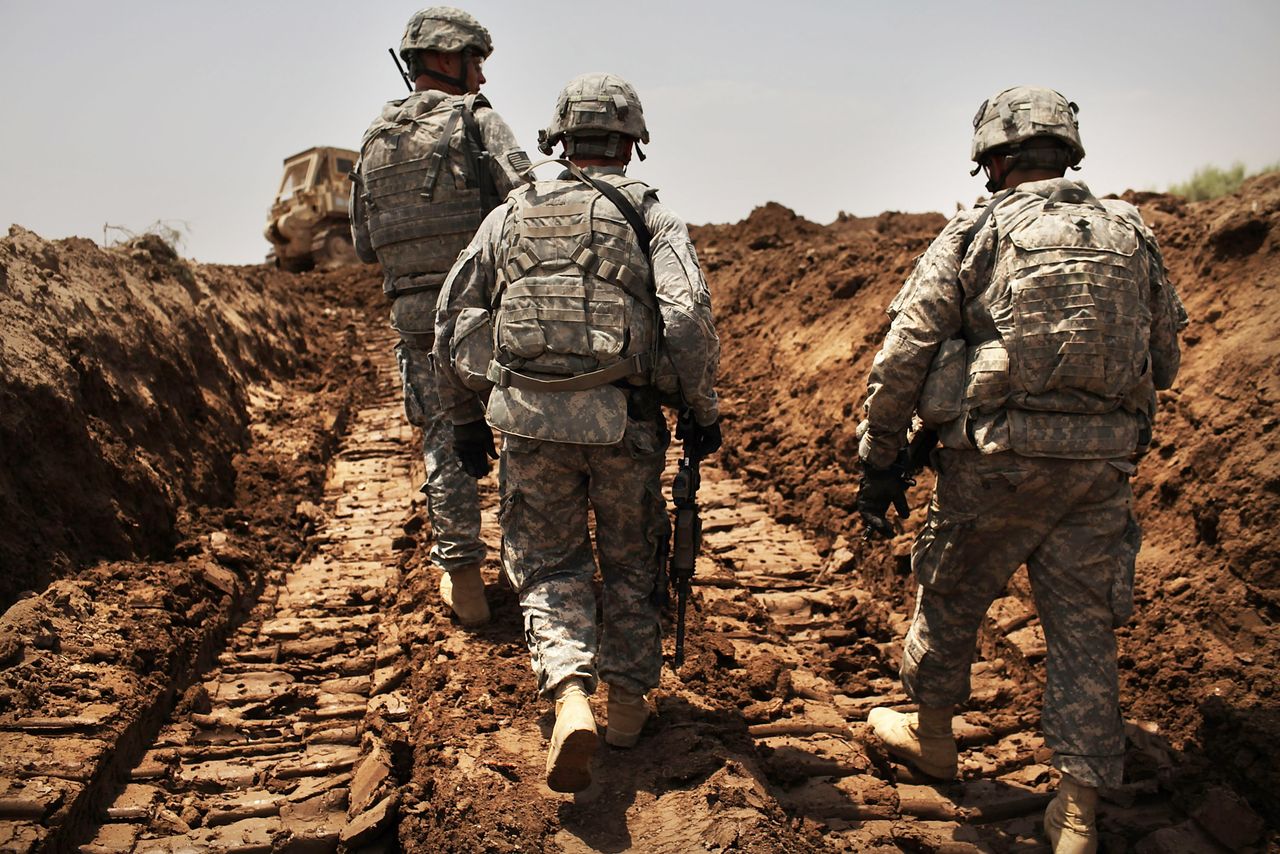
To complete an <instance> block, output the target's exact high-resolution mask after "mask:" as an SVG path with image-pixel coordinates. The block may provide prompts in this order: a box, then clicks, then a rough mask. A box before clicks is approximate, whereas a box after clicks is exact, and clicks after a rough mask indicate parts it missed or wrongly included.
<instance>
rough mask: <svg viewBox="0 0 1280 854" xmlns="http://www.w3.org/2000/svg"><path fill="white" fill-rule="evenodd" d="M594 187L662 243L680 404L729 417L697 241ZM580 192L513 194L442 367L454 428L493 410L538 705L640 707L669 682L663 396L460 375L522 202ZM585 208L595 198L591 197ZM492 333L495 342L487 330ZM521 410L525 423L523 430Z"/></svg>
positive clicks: (667, 214) (505, 518)
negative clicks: (594, 702)
mask: <svg viewBox="0 0 1280 854" xmlns="http://www.w3.org/2000/svg"><path fill="white" fill-rule="evenodd" d="M585 172H586V173H587V174H589V175H590V176H592V177H594V178H597V179H600V180H604V181H607V182H608V183H610V184H614V185H615V186H626V187H628V188H629V192H633V193H638V194H642V195H640V201H641V203H640V204H639V205H637V208H638V210H639V211H640V213H641V215H642V216H643V218H644V221H645V224H646V225H647V226H648V228H649V230H650V232H651V233H652V268H653V285H652V287H655V288H656V293H657V305H658V308H659V311H660V313H661V318H662V328H663V335H662V343H661V353H662V356H661V362H662V364H663V365H664V366H665V367H666V373H667V374H668V375H669V376H670V377H671V378H672V379H674V380H678V383H679V390H680V393H681V395H682V396H683V403H684V405H687V406H689V407H690V408H691V409H692V410H693V413H694V417H695V418H696V419H697V421H698V422H699V423H700V424H703V425H709V424H712V423H714V422H715V421H716V419H717V418H718V417H719V402H718V399H717V397H716V393H715V389H714V383H715V374H716V369H717V365H718V362H719V348H720V345H719V340H718V339H717V337H716V333H715V327H714V324H713V321H712V317H711V300H710V294H709V292H708V290H707V286H706V283H705V281H704V280H703V277H702V273H701V271H700V269H699V266H698V260H697V255H696V254H695V252H694V249H693V246H692V244H691V243H690V242H689V234H688V230H687V229H686V227H685V225H684V223H683V222H682V221H681V220H680V219H679V218H678V217H676V216H675V215H674V214H673V213H672V212H671V211H669V210H668V209H666V208H665V207H664V206H663V205H662V204H660V203H659V202H658V200H657V197H656V194H655V193H654V191H653V190H652V189H649V188H645V187H644V186H643V185H640V184H638V182H634V181H631V180H630V179H627V178H625V176H624V174H623V169H621V168H614V167H590V168H587V169H586V170H585ZM568 177H569V176H568V173H565V174H564V175H562V176H561V178H560V180H559V181H558V182H538V183H537V184H535V185H533V187H532V188H530V189H529V190H518V191H516V192H515V193H512V194H511V196H510V197H509V198H508V201H507V204H506V206H505V207H504V208H500V209H498V210H495V211H494V212H493V213H492V214H490V215H489V217H488V218H487V219H486V220H485V221H484V223H483V224H482V225H481V227H480V230H479V231H478V232H477V233H476V236H475V239H474V240H473V241H472V243H471V245H470V246H469V247H468V248H467V250H466V251H465V252H464V253H463V255H462V256H461V257H460V258H459V259H458V263H457V265H455V266H454V268H453V271H452V272H451V273H450V276H449V280H448V281H447V282H446V283H445V287H444V291H443V292H442V293H441V296H440V305H439V308H438V313H437V320H436V360H437V362H438V363H441V364H450V365H452V366H453V367H454V370H453V371H442V372H441V386H440V396H441V402H442V406H443V408H444V411H445V412H446V413H447V414H448V416H449V417H450V418H451V419H452V421H453V423H455V424H464V423H467V422H469V421H472V420H474V419H475V418H476V417H477V412H478V410H477V407H478V406H479V403H478V398H477V392H479V393H480V394H488V395H489V404H488V413H487V414H488V419H489V422H490V423H491V424H494V425H495V426H497V427H498V428H499V429H500V430H502V431H503V443H502V458H501V462H500V482H501V489H502V509H501V521H502V532H503V540H504V542H503V566H504V569H505V572H506V574H507V577H508V579H509V580H510V581H511V584H512V586H513V587H514V589H515V590H516V591H517V593H518V595H519V598H520V605H521V608H522V609H523V611H524V615H525V634H526V639H527V641H528V644H529V651H530V655H531V656H532V660H533V667H534V671H535V673H536V674H537V677H538V685H539V689H540V691H541V692H542V693H543V694H544V695H545V696H551V695H552V694H553V693H554V691H555V689H556V687H557V686H558V685H560V684H561V683H562V682H563V681H564V680H566V679H569V678H571V677H580V678H582V680H583V682H584V684H585V685H586V687H587V690H588V691H593V690H594V689H595V686H596V682H597V679H598V678H599V679H603V680H605V681H606V682H608V683H609V684H610V685H617V686H619V687H621V688H624V689H626V690H628V691H632V692H634V693H643V692H646V691H648V690H649V689H651V688H653V687H655V686H656V685H657V684H658V675H659V671H660V668H661V661H662V659H661V648H660V637H659V621H658V610H657V607H656V605H655V604H654V595H653V594H654V592H655V584H656V583H657V581H658V579H659V578H660V572H661V569H662V567H661V562H662V555H663V554H664V552H665V548H666V540H667V533H668V522H667V515H666V509H665V503H664V501H663V498H662V492H661V486H660V482H659V480H660V476H661V474H662V470H663V467H664V464H665V451H666V448H667V444H668V441H669V435H668V431H667V426H666V423H665V420H664V418H663V415H662V411H661V408H660V406H659V403H658V399H659V398H658V394H657V388H656V387H655V386H653V385H648V384H639V385H636V384H634V383H633V382H629V381H619V382H616V383H613V384H611V385H606V386H603V387H602V388H601V389H592V390H591V391H592V392H595V391H602V392H607V393H608V395H613V396H616V400H617V401H618V405H620V406H622V407H624V408H625V413H624V412H623V411H622V410H617V411H614V410H612V409H610V408H609V406H607V405H606V406H603V407H602V406H601V405H600V404H599V403H598V401H592V400H588V399H586V398H582V397H578V395H586V394H587V392H573V391H568V392H541V393H540V392H519V393H516V391H515V389H493V390H492V391H490V388H491V387H492V383H487V384H486V383H483V382H481V383H477V382H476V380H475V378H476V376H477V375H479V376H483V374H484V369H483V366H480V369H479V372H478V374H477V372H476V371H475V369H473V370H472V371H470V372H468V371H467V370H465V369H462V368H461V367H460V365H461V364H462V362H463V361H465V360H463V359H460V358H459V347H460V344H459V341H460V339H461V338H462V335H461V334H460V333H461V332H462V331H463V325H464V324H467V325H471V324H472V321H471V320H469V318H478V317H481V316H483V317H485V318H487V317H488V315H489V313H490V312H491V311H494V310H495V309H496V308H497V306H496V305H495V301H496V300H500V299H501V296H500V293H501V292H502V291H501V290H500V286H499V278H498V271H499V270H502V269H504V268H506V267H507V265H508V264H509V262H510V257H509V256H510V250H511V248H512V246H513V244H514V242H515V240H516V237H515V234H514V222H515V219H516V214H517V211H518V210H520V209H521V206H522V205H524V206H525V207H526V208H527V207H528V206H529V204H530V201H528V200H526V199H525V198H523V197H522V194H524V193H527V194H529V199H532V200H534V201H536V200H537V198H538V194H539V193H543V192H544V191H546V192H555V191H556V189H557V187H559V188H560V189H561V190H563V189H565V188H566V186H567V185H566V184H565V182H566V180H567V179H568ZM637 188H638V189H637ZM580 192H581V193H584V194H588V195H590V194H594V193H595V191H594V190H591V189H589V188H586V187H585V185H584V186H583V187H582V188H581V190H580ZM633 198H634V197H633ZM626 229H627V226H626V225H625V223H624V222H618V223H617V224H616V225H615V226H614V230H615V232H617V233H618V234H630V232H629V231H626ZM644 272H647V271H644ZM485 324H486V325H485V327H484V328H485V330H486V333H485V334H486V335H488V333H487V329H488V326H487V319H486V320H485ZM486 340H488V341H489V342H490V343H491V338H489V339H486ZM659 373H660V374H661V373H662V372H661V371H660V372H659ZM490 375H491V376H492V369H491V370H490ZM468 377H469V379H468ZM630 379H631V380H632V381H634V380H636V378H635V377H632V378H630ZM477 386H479V387H477ZM516 407H519V408H520V409H521V415H520V417H521V418H522V419H524V420H523V421H518V422H513V421H512V420H511V419H512V415H511V410H512V409H514V408H516ZM520 434H524V435H520ZM547 436H562V437H565V439H564V440H560V441H557V440H552V439H547V438H545V437H547ZM570 437H571V438H570ZM588 506H590V508H591V510H592V511H593V512H594V515H595V521H596V549H597V551H598V555H599V565H600V572H601V575H602V577H603V580H604V600H603V603H602V613H603V618H604V630H603V637H602V639H600V640H598V639H597V632H596V625H595V615H596V602H595V595H594V592H593V587H592V578H593V575H594V573H595V558H593V555H592V548H591V540H590V536H589V534H588V528H587V517H588ZM597 662H598V664H597Z"/></svg>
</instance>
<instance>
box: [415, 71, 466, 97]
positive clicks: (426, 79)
mask: <svg viewBox="0 0 1280 854" xmlns="http://www.w3.org/2000/svg"><path fill="white" fill-rule="evenodd" d="M428 89H435V90H436V91H437V92H443V93H445V94H446V95H465V94H467V93H466V92H464V91H463V90H462V89H460V88H458V87H457V86H454V85H452V84H450V83H445V82H444V81H443V80H437V79H435V78H434V77H431V76H430V75H427V74H420V75H418V79H417V80H415V81H413V91H415V92H425V91H427V90H428Z"/></svg>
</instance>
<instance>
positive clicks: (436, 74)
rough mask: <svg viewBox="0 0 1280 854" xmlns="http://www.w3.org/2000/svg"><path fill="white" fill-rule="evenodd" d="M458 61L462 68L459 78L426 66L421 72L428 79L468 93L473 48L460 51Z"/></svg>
mask: <svg viewBox="0 0 1280 854" xmlns="http://www.w3.org/2000/svg"><path fill="white" fill-rule="evenodd" d="M458 59H459V60H460V62H461V66H460V70H459V73H458V76H457V77H451V76H449V75H448V74H445V73H444V72H443V71H435V70H433V69H430V68H426V67H425V66H424V67H423V68H421V69H419V71H421V73H423V74H425V75H427V76H428V77H433V78H435V79H436V80H439V81H440V82H441V83H448V84H449V85H450V86H454V87H456V88H458V89H461V90H462V91H463V92H468V91H470V90H469V88H468V86H467V68H468V66H469V65H470V64H471V48H469V47H464V48H463V49H462V50H460V51H458Z"/></svg>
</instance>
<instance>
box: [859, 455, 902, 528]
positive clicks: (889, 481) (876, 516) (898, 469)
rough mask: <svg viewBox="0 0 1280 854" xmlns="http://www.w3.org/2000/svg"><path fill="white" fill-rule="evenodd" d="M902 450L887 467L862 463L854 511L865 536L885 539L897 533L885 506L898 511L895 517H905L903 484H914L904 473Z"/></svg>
mask: <svg viewBox="0 0 1280 854" xmlns="http://www.w3.org/2000/svg"><path fill="white" fill-rule="evenodd" d="M905 453H906V452H905V449H904V451H903V454H900V455H899V456H898V459H896V460H894V461H893V464H892V465H890V466H889V467H888V468H883V469H878V468H875V467H873V466H871V465H869V464H868V463H867V462H866V461H865V460H864V461H863V463H862V478H861V480H859V481H858V501H857V503H858V513H859V515H861V516H862V521H863V523H864V524H865V525H866V526H867V530H866V534H865V536H866V537H867V539H872V536H873V535H875V534H878V535H880V536H881V537H883V538H885V539H886V540H888V539H892V538H893V537H894V536H896V535H897V531H896V530H894V527H893V525H892V524H891V523H890V522H889V518H888V516H889V505H891V504H892V505H893V507H894V509H896V510H897V511H898V517H899V518H901V519H905V518H907V516H909V515H910V514H911V508H910V507H909V506H907V487H909V486H911V485H913V484H914V483H915V481H914V480H912V479H911V478H910V477H909V476H908V475H907V469H906V459H905Z"/></svg>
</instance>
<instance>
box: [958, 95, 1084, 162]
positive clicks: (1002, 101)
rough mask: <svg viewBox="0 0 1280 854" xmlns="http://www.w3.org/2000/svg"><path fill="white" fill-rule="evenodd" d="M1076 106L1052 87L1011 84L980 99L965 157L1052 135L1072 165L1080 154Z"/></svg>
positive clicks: (975, 158) (976, 159) (979, 158)
mask: <svg viewBox="0 0 1280 854" xmlns="http://www.w3.org/2000/svg"><path fill="white" fill-rule="evenodd" d="M1079 111H1080V108H1079V107H1077V106H1076V105H1075V103H1074V102H1071V101H1068V100H1067V99H1066V98H1064V97H1063V96H1062V95H1060V94H1059V93H1057V92H1055V91H1054V90H1052V89H1043V88H1040V87H1037V86H1015V87H1013V88H1012V89H1005V90H1004V91H1003V92H1001V93H999V94H998V95H996V96H995V97H993V98H989V99H988V100H986V101H983V102H982V106H981V107H979V108H978V114H977V115H976V116H974V117H973V146H972V148H971V149H970V154H969V157H970V159H971V160H973V161H974V162H975V163H981V162H982V158H983V157H985V156H986V155H987V154H988V153H989V152H990V151H991V150H992V149H996V148H1000V147H1001V146H1008V145H1017V144H1019V143H1022V142H1025V141H1026V140H1028V139H1031V138H1033V137H1045V136H1047V137H1052V138H1054V139H1057V140H1060V141H1062V142H1064V143H1066V145H1067V146H1068V147H1069V148H1070V149H1071V152H1072V153H1071V158H1072V159H1071V162H1070V164H1069V165H1071V166H1075V165H1076V164H1077V163H1079V162H1080V160H1081V159H1082V158H1083V157H1084V144H1083V143H1082V142H1080V121H1079V119H1077V118H1076V114H1077V113H1079Z"/></svg>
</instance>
